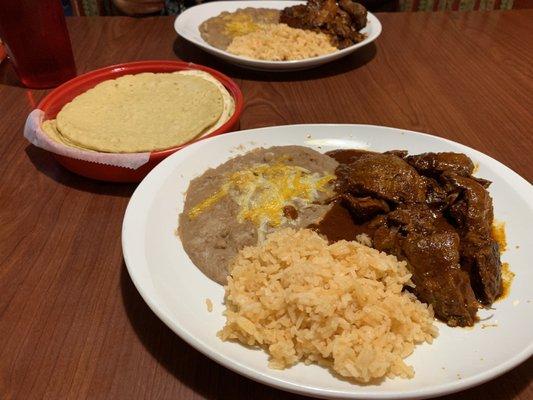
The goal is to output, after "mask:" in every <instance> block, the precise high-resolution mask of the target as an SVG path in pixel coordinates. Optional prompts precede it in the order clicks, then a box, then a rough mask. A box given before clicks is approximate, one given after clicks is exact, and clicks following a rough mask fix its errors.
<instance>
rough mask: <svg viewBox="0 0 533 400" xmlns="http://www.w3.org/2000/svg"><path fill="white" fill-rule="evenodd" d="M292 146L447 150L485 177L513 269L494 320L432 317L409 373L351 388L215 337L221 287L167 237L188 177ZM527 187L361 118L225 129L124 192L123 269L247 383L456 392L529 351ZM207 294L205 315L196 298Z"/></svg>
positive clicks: (314, 390)
mask: <svg viewBox="0 0 533 400" xmlns="http://www.w3.org/2000/svg"><path fill="white" fill-rule="evenodd" d="M289 144H297V145H303V146H309V147H313V148H315V149H318V150H319V151H323V152H324V151H327V150H331V149H334V148H341V147H348V148H363V149H372V150H376V151H385V150H390V149H407V150H409V152H411V153H422V152H426V151H456V152H462V153H465V154H467V155H469V156H470V157H471V158H472V159H473V160H474V162H475V163H478V164H479V171H478V172H477V175H478V176H480V177H483V178H487V179H490V180H491V181H492V182H493V184H492V185H491V187H490V192H491V194H492V196H493V198H494V208H495V215H496V218H497V219H498V220H500V221H505V223H506V228H507V240H508V243H509V246H508V250H507V251H506V252H505V253H504V254H503V261H506V262H509V263H510V265H511V269H512V271H514V272H515V273H516V278H515V281H514V283H513V285H512V288H511V294H510V295H509V297H507V298H506V299H504V300H501V301H498V302H496V303H495V304H494V309H493V310H490V311H489V310H483V311H481V312H480V314H481V317H482V318H484V317H488V316H490V315H491V314H493V317H492V318H491V319H490V320H489V321H486V323H497V325H498V326H497V327H485V328H484V327H483V325H482V324H481V323H478V324H477V325H476V326H475V327H474V328H469V329H462V328H449V327H447V326H446V325H444V324H442V323H438V328H439V332H440V335H439V337H438V338H437V339H436V340H435V342H434V344H433V345H422V346H419V347H417V348H416V350H415V352H414V353H413V354H412V355H411V356H410V357H409V358H408V359H407V362H408V363H409V364H411V365H413V366H414V368H415V372H416V375H415V377H414V378H413V379H411V380H405V379H394V380H386V381H384V382H383V383H382V384H380V385H366V386H358V385H355V384H350V383H348V382H346V381H341V380H338V379H336V378H334V377H333V376H332V375H331V374H330V373H329V372H328V371H327V370H325V369H323V368H320V367H318V366H314V365H311V366H305V365H302V364H299V365H297V366H295V367H293V368H290V369H288V370H284V371H278V370H272V369H269V368H268V367H267V356H266V354H265V353H264V352H262V351H259V350H251V349H248V348H245V347H243V346H240V345H238V344H235V343H225V342H222V341H220V340H219V339H218V338H217V337H216V333H217V331H218V330H219V329H221V328H222V326H223V325H224V322H225V319H224V317H223V316H222V311H223V310H224V306H223V304H222V302H223V296H224V290H223V288H222V286H220V285H218V284H216V283H214V282H213V281H211V280H209V279H208V278H207V277H205V276H204V275H203V274H202V273H201V272H200V271H199V270H198V269H197V268H196V267H195V266H194V264H193V263H192V262H191V261H190V259H189V257H188V256H187V254H186V253H185V252H184V250H183V247H182V245H181V242H180V241H179V239H178V238H177V237H176V236H175V235H174V231H175V230H176V227H177V221H178V214H179V212H180V211H181V210H182V207H183V199H184V192H185V191H186V190H187V187H188V185H189V181H190V180H191V179H192V178H194V177H196V176H198V175H200V174H202V173H203V172H204V171H205V170H206V169H207V168H209V167H215V166H217V165H219V164H221V163H222V162H224V161H226V160H227V159H228V158H231V157H233V156H235V155H237V154H238V153H242V152H243V151H245V149H250V148H254V147H259V146H264V147H268V146H273V145H289ZM531 200H533V190H532V187H531V185H529V183H527V182H526V181H525V180H524V179H523V178H521V177H520V176H519V175H517V174H516V173H515V172H513V171H511V170H510V169H509V168H507V167H506V166H504V165H503V164H501V163H499V162H498V161H496V160H494V159H492V158H490V157H488V156H486V155H484V154H482V153H480V152H478V151H476V150H473V149H471V148H468V147H465V146H463V145H460V144H458V143H454V142H451V141H448V140H445V139H441V138H438V137H434V136H430V135H425V134H420V133H415V132H409V131H403V130H399V129H393V128H384V127H378V126H368V125H292V126H280V127H271V128H261V129H254V130H249V131H242V132H237V133H229V134H226V135H221V136H217V137H215V138H212V139H207V140H203V141H200V142H197V143H194V144H192V145H190V146H187V147H186V148H185V149H183V150H180V151H178V152H177V153H175V154H173V155H172V156H170V157H168V158H167V159H166V160H164V161H163V162H162V163H161V164H159V165H158V166H157V167H156V168H155V169H154V170H153V171H152V172H150V174H149V175H148V176H147V177H146V178H145V179H144V180H143V181H142V182H141V184H140V185H139V187H138V188H137V190H136V191H135V193H134V194H133V196H132V198H131V200H130V203H129V205H128V208H127V210H126V214H125V217H124V225H123V229H122V246H123V251H124V259H125V261H126V265H127V267H128V271H129V274H130V276H131V278H132V280H133V282H134V283H135V286H136V287H137V289H138V290H139V292H140V293H141V295H142V297H143V298H144V300H145V301H146V303H148V305H149V306H150V308H151V309H152V310H153V311H154V312H155V313H156V314H157V315H158V317H159V318H161V320H163V322H164V323H165V324H167V325H168V326H169V327H170V328H171V329H172V330H173V331H174V332H176V334H178V335H179V336H180V337H181V338H182V339H184V340H185V341H186V342H188V343H189V344H190V345H192V346H193V347H195V348H196V349H197V350H199V351H201V352H202V353H204V354H205V355H207V356H208V357H210V358H212V359H213V360H215V361H216V362H218V363H220V364H222V365H224V366H226V367H228V368H230V369H232V370H234V371H236V372H238V373H240V374H242V375H245V376H247V377H249V378H252V379H254V380H256V381H259V382H262V383H266V384H268V385H272V386H275V387H278V388H281V389H284V390H288V391H292V392H296V393H302V394H307V395H312V396H317V397H328V398H358V399H363V398H364V399H391V398H402V399H407V398H409V399H414V398H426V397H431V396H437V395H442V394H446V393H451V392H456V391H458V390H462V389H466V388H468V387H471V386H474V385H477V384H480V383H482V382H485V381H487V380H489V379H492V378H494V377H496V376H498V375H500V374H502V373H504V372H506V371H508V370H509V369H511V368H513V367H515V366H516V365H518V364H519V363H521V362H522V361H524V360H526V359H527V358H528V357H530V356H531V354H532V353H533V298H532V297H533V292H532V291H531V286H530V285H531V282H533V268H531V260H532V259H533V243H532V235H531V228H530V227H531V226H532V225H533V218H532V216H533V210H532V207H531ZM207 298H209V299H211V300H212V301H213V304H214V310H213V312H211V313H209V312H208V311H207V308H206V304H205V300H206V299H207Z"/></svg>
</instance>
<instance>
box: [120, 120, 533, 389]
mask: <svg viewBox="0 0 533 400" xmlns="http://www.w3.org/2000/svg"><path fill="white" fill-rule="evenodd" d="M292 127H302V128H305V127H314V128H316V127H322V128H324V127H352V128H354V129H357V128H369V127H370V128H378V129H385V130H389V131H396V132H398V133H403V134H410V135H415V136H419V135H420V136H424V137H428V136H429V137H431V138H433V139H437V140H441V141H444V142H448V143H452V144H454V145H458V146H459V147H463V148H465V149H467V150H469V151H471V152H473V153H474V154H476V156H478V157H479V156H481V157H483V158H485V157H486V158H488V159H490V160H492V162H496V163H497V164H496V165H498V167H499V168H503V169H505V170H507V172H508V173H511V174H512V175H513V176H514V178H515V180H516V184H519V185H520V186H522V189H524V190H529V192H530V194H531V195H533V186H532V185H531V184H530V183H529V182H528V181H527V180H526V179H525V178H523V177H522V176H521V175H519V174H518V173H517V172H515V171H513V170H512V169H511V168H509V167H507V166H506V165H505V164H503V163H501V162H500V161H498V160H496V159H494V158H492V157H490V156H488V155H487V154H485V153H482V152H480V151H478V150H476V149H474V148H471V147H469V146H466V145H464V144H462V143H459V142H455V141H453V140H450V139H446V138H443V137H440V136H435V135H431V134H428V133H423V132H417V131H412V130H409V129H402V128H394V127H388V126H381V125H372V124H336V123H329V124H328V123H327V124H320V123H318V124H288V125H276V126H269V127H260V128H253V129H247V130H242V131H238V132H234V134H240V135H242V136H245V135H248V134H250V133H252V134H253V133H254V132H255V133H258V132H257V131H263V132H260V134H268V133H269V131H271V130H280V129H284V128H292ZM223 137H224V135H220V136H216V137H213V138H208V139H205V140H202V141H200V142H197V143H199V144H197V143H193V144H192V145H190V146H188V147H187V148H185V149H184V150H182V151H179V152H176V153H174V154H173V155H171V156H170V157H168V158H166V159H165V160H163V161H162V162H161V163H160V164H159V165H158V166H157V167H156V168H154V169H153V170H152V171H151V172H150V173H149V174H148V175H147V176H146V177H145V178H144V179H143V181H142V182H141V183H140V184H139V185H138V186H137V188H136V189H135V191H134V193H133V195H132V197H131V198H130V201H129V202H128V205H127V208H126V211H125V213H124V219H123V225H122V231H121V243H122V249H123V257H124V261H125V264H126V268H127V271H128V274H129V275H130V278H131V280H132V282H133V283H134V285H135V287H136V289H137V291H138V292H139V294H140V295H141V297H142V298H143V300H144V301H145V303H146V304H147V305H148V306H149V308H150V309H151V310H152V312H154V314H156V315H157V317H158V318H159V319H160V320H161V321H162V322H163V323H164V324H165V325H167V327H168V328H170V329H171V330H172V331H173V332H174V333H175V334H176V335H178V336H179V337H180V338H181V339H183V340H184V341H185V342H186V343H188V344H189V345H190V346H192V347H193V348H195V349H196V350H197V351H199V352H200V353H202V354H204V355H205V356H207V357H208V358H210V359H211V360H213V361H215V362H216V363H218V364H219V365H221V366H223V367H225V368H228V369H229V370H231V371H233V372H236V373H238V374H240V375H242V376H244V377H246V378H249V379H252V380H254V381H256V382H259V383H262V384H266V385H269V386H272V387H275V388H278V389H281V390H285V391H288V392H291V393H296V394H301V395H307V396H313V397H316V398H335V399H426V398H432V397H437V396H443V395H447V394H452V393H456V392H459V391H463V390H466V389H469V388H471V387H474V386H477V385H480V384H483V383H485V382H488V381H490V380H492V379H495V378H497V377H498V376H500V375H503V374H504V373H506V372H508V371H510V370H511V369H513V368H514V367H516V366H518V365H520V364H521V363H523V362H524V361H526V360H527V359H529V358H530V357H531V356H532V355H533V340H532V341H531V342H530V343H529V345H527V346H526V347H525V348H524V349H523V350H522V351H521V352H520V353H517V354H515V355H514V356H513V357H511V358H509V359H507V360H506V361H505V362H503V363H501V364H499V365H496V366H494V367H492V368H490V369H488V370H486V371H483V372H481V373H478V374H476V375H473V376H470V377H468V378H463V379H461V380H457V381H454V382H451V383H444V384H439V385H435V386H430V387H426V388H421V389H412V390H402V391H392V390H391V391H385V392H375V391H359V392H353V393H350V392H346V391H342V390H335V389H332V390H326V389H317V388H314V387H311V386H304V385H300V384H296V383H292V382H289V381H286V380H283V379H279V378H275V377H272V376H269V375H267V374H264V373H261V372H257V371H255V370H253V369H251V368H250V367H248V366H246V365H245V364H243V363H241V362H239V361H236V360H233V359H230V358H228V357H226V356H224V355H223V354H221V353H219V352H216V351H211V350H210V349H209V345H207V344H206V343H205V342H203V341H202V340H199V339H197V338H196V337H195V336H194V335H193V334H192V333H191V332H189V331H188V330H187V329H185V328H184V327H183V326H181V325H180V324H177V323H174V322H173V321H172V319H171V317H170V316H169V315H168V312H167V311H166V308H165V306H164V305H161V304H157V302H156V301H155V300H156V299H154V298H152V297H151V295H150V294H149V293H147V291H146V290H145V287H144V286H143V285H142V283H141V282H140V281H139V276H138V275H137V274H136V272H135V268H133V267H132V265H133V263H132V262H131V258H130V254H129V250H128V249H129V247H128V245H127V240H128V239H127V235H126V233H127V231H128V225H129V224H130V223H131V219H132V215H133V214H132V213H134V209H135V208H136V207H138V205H137V202H138V201H139V197H140V196H142V195H143V194H144V191H145V190H146V189H145V187H148V188H150V186H151V185H156V184H157V183H158V178H159V180H161V179H166V178H167V177H168V174H164V171H166V170H167V169H168V168H169V167H170V165H171V164H172V163H173V162H174V161H173V160H174V159H176V158H181V157H185V156H186V155H187V153H189V152H192V151H194V150H195V147H199V146H203V145H206V144H207V143H209V142H216V141H218V140H223ZM232 137H234V136H233V135H232ZM160 171H161V172H160ZM516 178H518V179H516ZM513 185H514V183H513Z"/></svg>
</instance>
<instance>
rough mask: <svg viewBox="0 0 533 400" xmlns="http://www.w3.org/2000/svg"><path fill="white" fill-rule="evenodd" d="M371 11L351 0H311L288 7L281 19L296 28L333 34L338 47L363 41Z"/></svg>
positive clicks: (332, 39)
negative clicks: (368, 15)
mask: <svg viewBox="0 0 533 400" xmlns="http://www.w3.org/2000/svg"><path fill="white" fill-rule="evenodd" d="M366 16H367V11H366V8H365V7H364V6H362V5H361V4H359V3H355V2H353V1H351V0H340V1H339V3H337V2H336V1H335V0H308V2H307V4H305V5H297V6H293V7H286V8H285V9H283V10H282V11H281V14H280V19H279V21H280V22H281V23H283V24H287V25H289V26H291V27H293V28H300V29H310V30H315V31H317V32H322V33H325V34H327V35H329V36H330V38H331V42H332V44H333V45H334V46H336V47H338V48H340V49H342V48H345V47H348V46H351V45H353V44H354V43H359V42H360V41H362V40H363V39H364V38H365V35H364V34H362V33H359V31H360V30H361V29H363V28H364V27H365V26H366V22H367V21H366Z"/></svg>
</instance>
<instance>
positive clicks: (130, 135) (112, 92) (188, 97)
mask: <svg viewBox="0 0 533 400" xmlns="http://www.w3.org/2000/svg"><path fill="white" fill-rule="evenodd" d="M223 111H224V99H223V96H222V94H221V92H220V90H219V89H218V88H217V86H216V85H214V84H213V83H212V82H209V81H207V80H206V79H204V78H200V77H197V76H190V75H185V74H175V73H171V74H154V73H142V74H137V75H126V76H123V77H120V78H118V79H114V80H109V81H105V82H102V83H100V84H98V85H96V86H95V87H94V88H92V89H90V90H88V91H87V92H85V93H83V94H81V95H79V96H78V97H76V98H75V99H74V100H72V101H71V102H70V103H68V104H67V105H65V106H64V107H63V109H62V110H61V111H60V112H59V113H58V114H57V118H56V123H57V130H58V131H59V133H60V134H61V136H62V137H63V138H64V139H65V140H66V142H67V143H72V144H74V145H76V146H79V147H83V148H86V149H92V150H96V151H101V152H113V153H129V152H142V151H152V150H161V149H168V148H171V147H175V146H178V145H180V144H183V143H186V142H188V141H189V140H191V139H193V138H195V137H196V136H198V135H200V134H202V133H203V132H204V131H205V130H206V129H208V128H209V127H211V126H213V125H214V124H215V123H216V122H217V121H218V120H219V118H220V117H221V115H222V113H223Z"/></svg>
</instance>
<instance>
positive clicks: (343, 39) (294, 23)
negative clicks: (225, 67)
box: [174, 0, 381, 71]
mask: <svg viewBox="0 0 533 400" xmlns="http://www.w3.org/2000/svg"><path fill="white" fill-rule="evenodd" d="M174 28H175V29H176V32H178V34H179V35H180V36H181V37H183V38H184V39H186V40H188V41H189V42H191V43H193V44H195V45H196V46H198V47H200V48H202V49H203V50H205V51H207V52H209V53H211V54H213V55H215V56H217V57H220V58H222V59H223V60H226V61H227V62H230V63H232V64H237V65H240V66H242V67H245V68H251V69H258V70H273V71H289V70H298V69H307V68H313V67H316V66H319V65H322V64H325V63H327V62H330V61H333V60H337V59H339V58H341V57H344V56H346V55H348V54H350V53H353V52H354V51H356V50H357V49H358V48H360V47H362V46H365V45H367V44H369V43H371V42H373V41H374V40H376V38H377V37H378V36H379V35H380V33H381V24H380V22H379V20H378V19H377V18H376V17H375V16H374V15H373V14H371V13H369V12H367V11H366V9H365V8H364V7H363V6H362V5H360V4H358V3H355V2H353V1H351V0H340V1H335V0H328V1H322V0H315V1H313V0H311V1H309V2H307V3H306V2H301V1H216V2H209V3H205V4H201V5H198V6H195V7H192V8H190V9H188V10H186V11H185V12H183V13H182V14H180V15H179V16H178V17H177V18H176V21H175V23H174Z"/></svg>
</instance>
